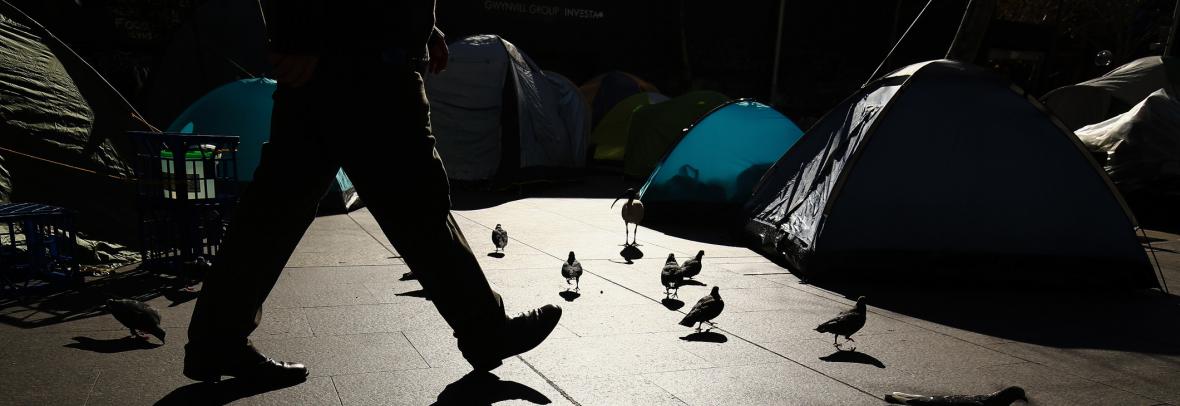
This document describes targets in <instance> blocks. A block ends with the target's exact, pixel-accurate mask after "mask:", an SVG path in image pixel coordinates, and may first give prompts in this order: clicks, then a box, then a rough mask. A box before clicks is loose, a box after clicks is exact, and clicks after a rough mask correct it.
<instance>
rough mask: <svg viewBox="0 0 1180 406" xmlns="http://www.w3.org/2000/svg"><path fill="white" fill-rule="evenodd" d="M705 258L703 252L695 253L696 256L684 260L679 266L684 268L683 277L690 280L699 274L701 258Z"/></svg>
mask: <svg viewBox="0 0 1180 406" xmlns="http://www.w3.org/2000/svg"><path fill="white" fill-rule="evenodd" d="M704 257H705V251H704V250H700V251H697V256H695V257H692V258H689V259H686V260H684V263H683V264H681V265H680V266H681V267H683V268H684V277H685V278H689V279H692V278H693V277H694V276H697V275H700V274H701V258H704Z"/></svg>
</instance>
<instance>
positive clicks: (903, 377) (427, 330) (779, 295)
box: [0, 197, 1180, 405]
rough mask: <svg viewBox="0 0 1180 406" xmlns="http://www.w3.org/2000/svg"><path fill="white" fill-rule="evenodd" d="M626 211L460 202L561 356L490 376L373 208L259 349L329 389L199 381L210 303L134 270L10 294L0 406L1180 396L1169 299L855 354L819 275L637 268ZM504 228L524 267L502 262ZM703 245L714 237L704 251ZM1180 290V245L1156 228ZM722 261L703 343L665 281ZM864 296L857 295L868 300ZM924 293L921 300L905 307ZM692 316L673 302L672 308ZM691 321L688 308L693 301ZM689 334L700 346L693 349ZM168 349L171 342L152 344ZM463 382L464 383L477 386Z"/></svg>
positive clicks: (901, 324)
mask: <svg viewBox="0 0 1180 406" xmlns="http://www.w3.org/2000/svg"><path fill="white" fill-rule="evenodd" d="M610 200H611V199H610V198H605V197H598V198H596V197H568V198H559V197H551V198H527V199H520V200H514V201H508V202H503V203H502V204H491V203H486V202H484V203H470V202H466V201H463V202H457V203H458V206H459V207H460V208H462V209H463V210H459V211H456V213H455V214H456V217H457V218H458V220H459V222H460V225H461V227H462V228H463V230H464V231H465V232H466V233H467V235H468V237H469V241H470V242H471V244H472V247H473V249H474V250H475V251H476V253H477V254H478V255H479V256H480V260H481V262H482V263H483V265H484V267H485V270H486V273H487V276H488V278H489V279H490V280H491V281H492V282H493V284H494V286H495V288H496V289H497V290H499V291H500V292H501V293H502V294H503V295H504V297H505V298H506V300H507V305H508V307H509V310H510V311H520V310H524V309H528V308H531V307H534V306H538V305H542V304H545V303H559V304H560V305H562V306H563V307H564V309H565V315H564V317H563V319H562V322H561V324H560V326H559V327H558V329H557V331H555V332H554V334H553V335H552V336H551V338H550V339H549V340H548V341H546V342H545V343H544V344H542V345H541V346H540V347H538V348H537V349H535V350H534V351H532V352H529V353H527V354H525V355H524V356H521V357H518V358H515V359H510V360H508V361H507V362H506V363H505V365H504V366H503V367H501V368H499V369H497V370H495V371H494V373H495V375H494V376H468V377H467V378H464V376H465V375H466V374H467V373H468V372H469V371H470V368H469V367H468V366H467V365H466V364H465V363H464V361H463V359H462V358H461V357H460V356H459V354H458V352H457V351H456V350H455V346H454V339H453V338H452V337H451V335H450V332H449V330H448V329H447V327H446V325H445V323H444V322H443V321H442V319H441V318H440V317H439V316H438V315H437V313H436V312H435V311H434V308H433V306H432V304H431V302H430V301H429V300H428V299H427V298H426V297H425V295H424V294H423V292H422V291H421V290H420V287H419V285H418V284H417V283H415V282H413V281H399V280H398V277H399V276H400V275H401V274H402V273H403V272H404V271H405V270H406V267H405V266H404V265H403V263H402V261H401V260H400V259H399V258H398V255H397V253H396V252H395V251H394V250H393V249H392V248H391V247H390V246H389V244H388V243H387V242H386V240H385V239H384V238H383V237H381V234H380V233H379V230H378V228H377V226H376V224H375V222H374V221H373V219H372V217H371V216H370V215H369V213H368V212H367V211H365V210H361V211H358V212H354V213H352V214H349V215H337V216H328V217H321V218H319V219H318V220H317V221H316V222H315V223H314V224H313V226H312V228H311V229H310V230H309V231H308V233H307V235H306V236H305V238H304V240H303V241H302V243H301V244H300V246H299V248H298V249H297V252H296V254H295V255H294V256H293V257H292V258H291V260H290V262H289V263H288V269H287V270H286V272H285V273H284V274H283V276H282V278H281V279H280V281H279V283H278V286H277V287H276V288H275V290H274V292H273V293H272V294H271V296H270V298H269V300H268V302H267V307H266V312H265V315H264V319H263V323H262V327H261V328H260V329H259V330H258V331H257V332H256V334H255V335H254V337H253V338H254V339H255V340H256V342H257V345H258V346H259V347H260V348H262V349H263V350H264V351H265V352H267V353H268V354H270V355H273V356H276V357H278V358H281V359H291V360H299V361H302V362H305V363H306V364H308V366H309V367H310V369H311V373H312V376H311V379H309V380H308V381H307V382H305V383H303V384H301V385H297V386H293V387H289V388H284V389H280V390H276V391H270V392H261V393H260V391H259V390H257V389H256V388H248V387H243V386H241V385H240V384H237V383H235V382H233V381H229V382H225V383H222V384H218V385H201V384H194V383H193V382H191V381H189V380H187V379H185V378H184V377H183V376H181V374H180V369H181V361H182V347H183V344H184V341H185V339H184V334H185V328H186V326H187V324H188V320H189V315H190V313H191V311H192V306H193V301H191V300H189V299H190V298H186V297H182V296H178V294H176V293H175V291H174V289H173V288H171V287H161V285H162V284H165V283H170V280H168V279H167V278H164V277H161V276H157V275H154V274H148V273H142V272H128V273H123V274H120V275H117V276H114V277H110V278H106V279H104V280H98V281H94V282H93V283H92V284H91V288H90V289H88V290H86V291H84V292H65V293H61V294H58V295H55V296H53V297H49V298H45V299H39V300H38V299H28V300H26V301H23V302H14V301H11V300H6V301H2V302H0V305H2V309H0V342H3V344H2V345H0V366H2V367H3V369H2V371H0V394H3V395H0V404H27V405H42V404H63V405H65V404H68V405H137V404H153V403H158V404H190V403H228V402H233V403H235V404H283V405H292V404H300V405H386V404H410V405H417V404H431V403H434V402H436V401H437V402H440V403H445V402H448V401H454V402H453V403H455V404H481V403H482V404H487V403H493V402H496V401H500V400H506V399H508V400H509V401H507V402H504V403H505V404H531V403H539V404H559V405H563V404H578V405H627V404H637V405H679V404H689V405H725V404H735V405H772V404H783V405H829V404H830V405H861V404H881V403H883V402H882V400H881V398H880V397H881V396H882V395H883V394H884V393H887V392H890V391H905V392H988V391H992V390H996V389H998V388H1001V387H1003V386H1006V385H1021V386H1023V387H1025V388H1026V389H1027V390H1028V393H1029V394H1030V396H1031V397H1032V399H1033V400H1034V404H1037V405H1082V404H1099V405H1154V404H1165V403H1170V404H1180V334H1178V333H1177V332H1178V331H1180V306H1178V303H1180V301H1177V300H1175V297H1166V298H1165V297H1163V296H1162V295H1160V294H1158V293H1154V294H1152V293H1132V294H1112V295H1101V297H1093V296H1087V297H1086V298H1082V299H1080V298H1077V297H1072V298H1068V297H1067V298H1062V297H1059V296H1052V297H1043V296H1041V295H1037V294H1033V293H1028V294H1010V295H1005V296H999V297H997V296H994V295H991V296H989V295H987V294H982V293H980V294H964V295H943V296H937V297H928V298H923V299H916V298H915V299H913V300H910V301H906V300H899V299H897V298H893V299H889V300H887V302H888V303H885V304H880V303H874V302H872V301H870V312H871V314H870V316H869V321H868V324H867V326H866V327H865V328H864V330H863V331H862V332H861V333H860V334H859V335H857V336H856V338H857V343H858V345H859V348H858V352H857V353H845V354H840V353H836V352H835V351H834V349H833V348H832V346H831V342H830V341H831V337H829V336H825V335H821V334H818V333H815V332H814V331H812V328H813V327H814V326H815V325H816V324H818V323H819V322H821V321H822V320H825V319H826V318H828V317H831V316H832V315H834V314H836V313H837V312H839V311H841V310H843V309H845V308H847V307H848V306H849V305H850V303H851V301H850V300H849V299H847V298H846V297H845V296H844V295H843V294H841V293H837V292H833V291H828V290H825V289H822V288H820V287H816V286H812V285H807V284H804V283H801V282H800V281H799V280H798V279H797V278H796V277H794V276H792V275H791V274H790V273H789V272H787V271H786V270H785V269H783V268H781V267H779V266H777V265H775V264H773V263H770V262H769V261H767V260H766V259H764V258H763V257H762V256H760V255H758V254H756V253H754V252H752V251H750V250H748V249H746V248H742V247H735V246H728V245H723V244H713V243H708V242H702V241H722V240H724V239H723V238H720V236H714V235H707V234H699V233H697V234H693V235H695V237H693V239H689V238H680V237H675V236H671V235H667V234H664V233H661V232H658V231H654V230H650V229H646V228H644V229H641V230H640V233H642V234H644V236H643V237H639V240H640V243H641V244H643V246H642V247H641V248H642V250H643V251H644V252H645V253H646V255H647V257H646V258H644V259H642V260H639V261H636V263H635V264H631V265H628V264H625V263H622V261H621V260H620V259H619V256H618V251H619V249H620V247H619V244H620V243H621V241H622V238H623V236H622V233H619V232H618V229H619V228H620V227H618V226H619V225H620V223H621V221H620V220H619V219H618V215H617V212H612V211H610V210H608V207H609V206H610ZM497 223H502V224H504V226H505V228H507V229H508V230H509V233H510V235H511V237H512V241H511V243H510V245H509V246H508V250H507V256H506V257H504V258H493V257H490V256H485V253H488V252H491V251H492V247H491V244H490V241H489V239H488V238H487V235H488V234H489V230H490V229H491V227H493V226H494V225H495V224H497ZM694 239H695V241H694ZM1151 239H1152V240H1153V241H1154V244H1155V246H1156V247H1159V248H1162V249H1163V251H1161V252H1160V260H1161V261H1162V262H1163V264H1164V267H1165V269H1166V273H1165V274H1166V275H1168V276H1170V278H1171V279H1170V280H1171V281H1173V283H1172V284H1171V286H1172V287H1173V289H1177V288H1180V283H1177V282H1180V255H1178V254H1176V252H1175V250H1177V249H1180V236H1177V235H1173V234H1166V233H1152V234H1151ZM700 249H703V250H705V252H706V259H705V270H704V272H703V273H702V275H700V277H698V278H697V279H698V280H699V281H700V282H702V285H700V286H695V285H690V286H685V287H683V288H681V290H680V295H679V296H680V298H681V299H682V300H683V301H684V302H686V303H687V306H686V307H691V305H692V303H694V302H695V301H696V300H697V298H699V297H701V296H702V295H704V294H706V293H707V292H708V290H709V288H710V287H712V286H714V285H716V286H720V287H721V294H722V296H723V297H724V298H725V299H726V303H727V307H726V311H725V313H724V314H723V315H722V316H721V317H720V318H719V319H718V323H719V328H718V329H716V330H714V332H715V333H716V334H708V335H693V336H690V335H689V333H691V332H692V330H691V329H688V328H684V327H681V326H679V325H678V324H677V321H678V320H679V318H680V317H682V312H684V311H685V310H686V309H683V308H682V309H679V310H670V309H669V308H668V307H667V306H666V304H665V303H662V302H661V299H663V298H664V295H663V290H662V289H661V287H660V286H659V285H658V282H657V280H658V277H657V274H658V272H659V269H660V267H661V266H662V263H663V258H664V257H665V256H666V255H667V254H668V253H670V252H671V253H675V254H676V255H677V257H678V258H684V257H686V256H688V255H691V254H694V253H695V252H696V251H697V250H700ZM570 250H573V251H576V252H577V254H578V257H579V259H580V260H581V262H582V264H583V265H584V266H585V268H586V270H587V274H586V275H585V276H584V277H583V278H582V290H581V296H580V297H578V298H576V299H574V300H572V301H566V300H565V299H564V298H563V297H562V296H559V292H561V291H563V290H564V289H565V284H564V281H563V280H562V279H561V278H560V276H559V272H558V270H559V267H560V263H561V261H562V260H564V258H565V257H566V255H567V253H568V252H569V251H570ZM847 293H849V294H852V292H847ZM103 294H117V295H124V296H135V297H140V298H145V299H146V298H150V299H149V300H148V302H149V303H151V304H152V305H153V306H155V307H157V308H158V309H160V311H161V313H162V314H163V317H164V326H165V328H166V329H167V330H168V331H169V332H170V333H171V336H170V337H169V338H170V339H171V340H170V341H169V342H168V344H166V345H162V346H154V345H144V344H140V343H138V342H137V341H134V340H130V339H126V338H125V336H126V335H127V334H126V330H123V329H121V328H120V326H119V325H118V324H117V322H116V321H115V320H114V319H113V318H111V317H110V316H109V315H106V314H102V313H99V312H97V311H96V310H95V308H94V304H95V303H97V302H98V301H99V298H100V297H101V295H103ZM901 297H903V298H904V297H905V295H901ZM673 305H674V303H673ZM673 307H674V306H673ZM686 338H689V339H693V340H696V341H693V340H686ZM153 342H154V341H153ZM461 378H464V379H461Z"/></svg>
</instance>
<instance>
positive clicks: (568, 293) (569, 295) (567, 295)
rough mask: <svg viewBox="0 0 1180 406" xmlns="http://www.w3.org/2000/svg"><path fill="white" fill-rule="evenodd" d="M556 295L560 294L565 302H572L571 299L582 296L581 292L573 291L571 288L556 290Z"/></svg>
mask: <svg viewBox="0 0 1180 406" xmlns="http://www.w3.org/2000/svg"><path fill="white" fill-rule="evenodd" d="M557 295H558V296H561V298H562V299H565V301H567V302H572V301H574V299H577V298H579V297H582V294H581V293H578V292H574V291H572V290H563V291H561V292H558V293H557Z"/></svg>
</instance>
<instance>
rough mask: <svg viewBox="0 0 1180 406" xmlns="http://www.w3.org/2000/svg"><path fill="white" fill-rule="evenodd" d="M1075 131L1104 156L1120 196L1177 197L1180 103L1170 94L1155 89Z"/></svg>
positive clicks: (1179, 192)
mask: <svg viewBox="0 0 1180 406" xmlns="http://www.w3.org/2000/svg"><path fill="white" fill-rule="evenodd" d="M1075 133H1076V134H1077V136H1078V138H1079V139H1081V140H1082V143H1083V144H1086V147H1088V148H1090V150H1091V151H1094V152H1097V153H1099V154H1101V155H1102V156H1105V157H1107V160H1106V162H1105V169H1106V172H1107V174H1109V175H1110V179H1111V180H1112V181H1114V184H1115V186H1118V188H1119V191H1120V192H1122V193H1123V194H1124V195H1127V196H1128V197H1130V196H1134V195H1138V194H1146V195H1151V196H1169V197H1171V198H1172V199H1177V198H1180V102H1178V101H1176V99H1175V98H1173V97H1172V96H1171V95H1169V94H1168V92H1166V91H1164V90H1163V89H1160V90H1157V91H1155V93H1152V94H1151V96H1148V97H1147V98H1146V99H1143V101H1141V102H1139V104H1136V105H1135V107H1132V108H1131V110H1129V111H1127V112H1126V113H1123V114H1120V115H1118V116H1115V117H1113V118H1111V119H1109V120H1106V121H1103V122H1101V123H1097V124H1091V125H1088V126H1085V127H1082V128H1080V129H1078V130H1077V131H1075ZM1173 208H1174V207H1173ZM1144 220H1147V219H1144Z"/></svg>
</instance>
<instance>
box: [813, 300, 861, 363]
mask: <svg viewBox="0 0 1180 406" xmlns="http://www.w3.org/2000/svg"><path fill="white" fill-rule="evenodd" d="M867 313H868V312H867V309H865V297H864V296H861V297H859V298H857V299H856V306H853V308H852V309H849V310H846V311H843V312H840V314H839V315H837V316H836V317H834V318H832V319H831V320H828V321H825V322H824V323H823V324H820V325H819V326H818V327H816V328H815V331H818V332H821V333H832V345H833V346H835V347H836V349H841V348H840V347H841V344H839V343H837V342H836V340H837V339H839V337H840V336H844V339H845V340H848V341H856V340H853V339H852V335H853V334H856V332H857V331H860V329H861V327H864V326H865V319H866V318H867V316H868V315H867ZM855 350H856V347H852V349H851V350H849V351H855Z"/></svg>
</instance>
